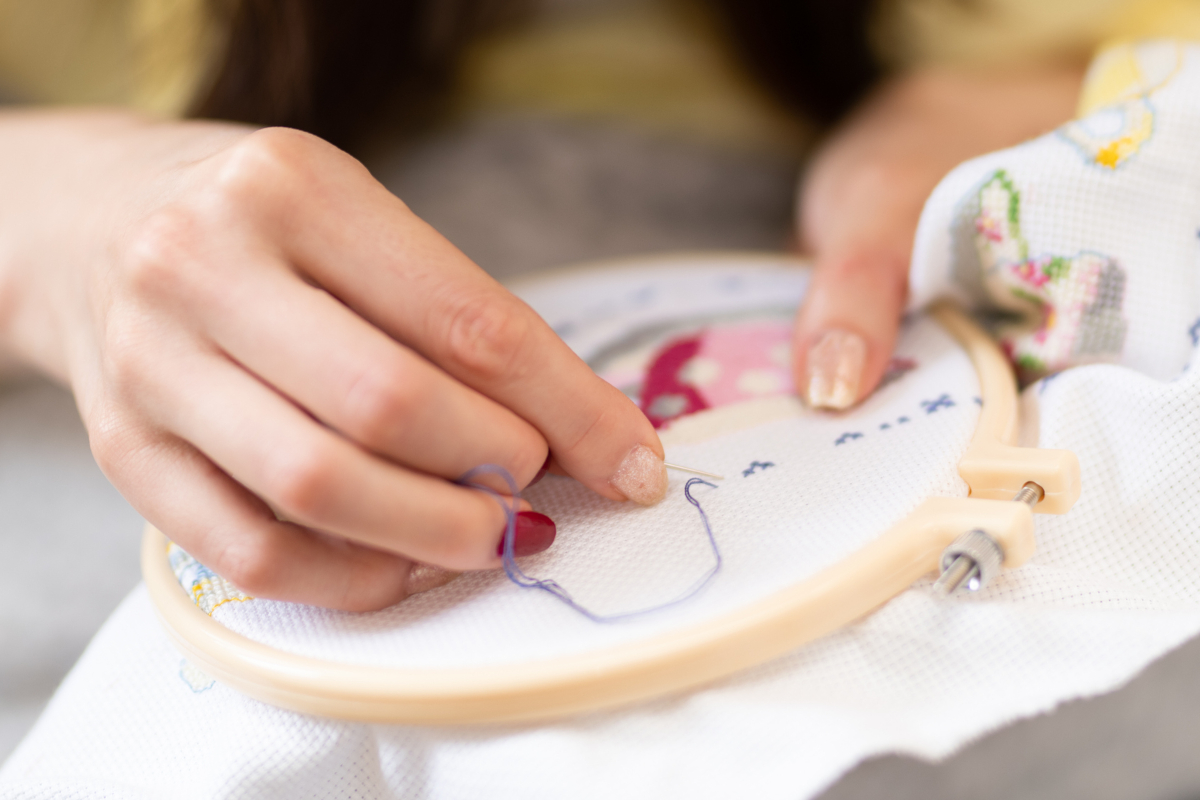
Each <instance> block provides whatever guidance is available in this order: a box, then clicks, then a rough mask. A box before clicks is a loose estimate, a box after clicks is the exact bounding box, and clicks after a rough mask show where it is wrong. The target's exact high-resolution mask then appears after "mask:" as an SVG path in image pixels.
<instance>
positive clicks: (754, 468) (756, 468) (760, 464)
mask: <svg viewBox="0 0 1200 800" xmlns="http://www.w3.org/2000/svg"><path fill="white" fill-rule="evenodd" d="M773 466H775V462H774V461H755V462H753V463H752V464H750V466H748V467H746V468H745V469H744V470H742V477H743V478H749V477H750V476H751V475H753V474H754V473H756V472H762V471H763V470H764V469H767V468H768V467H773Z"/></svg>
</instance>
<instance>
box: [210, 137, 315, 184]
mask: <svg viewBox="0 0 1200 800" xmlns="http://www.w3.org/2000/svg"><path fill="white" fill-rule="evenodd" d="M320 142H321V140H320V139H318V138H317V137H315V136H313V135H311V134H308V133H304V132H303V131H298V130H294V129H291V128H263V129H262V130H258V131H255V132H254V133H251V134H249V135H248V136H246V137H245V138H244V139H242V140H241V141H240V142H238V143H237V144H236V145H234V146H233V147H232V148H231V149H230V151H229V153H228V154H227V155H226V157H225V161H224V163H223V164H222V165H221V168H220V170H219V171H218V172H217V179H216V181H217V185H218V187H220V189H221V191H222V193H223V194H225V195H226V196H228V197H230V198H233V199H235V200H236V199H245V200H248V201H250V202H257V201H258V200H260V199H261V198H262V197H263V195H264V193H276V192H288V191H289V190H290V189H292V188H294V186H295V182H296V179H297V177H298V176H299V175H300V174H301V173H302V172H303V171H304V168H305V164H307V163H308V162H309V160H310V158H311V153H312V151H313V149H314V147H317V146H318V143H320Z"/></svg>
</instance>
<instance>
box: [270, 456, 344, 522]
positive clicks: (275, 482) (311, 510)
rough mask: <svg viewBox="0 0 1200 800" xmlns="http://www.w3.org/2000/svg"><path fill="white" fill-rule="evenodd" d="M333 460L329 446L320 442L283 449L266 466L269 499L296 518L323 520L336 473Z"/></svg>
mask: <svg viewBox="0 0 1200 800" xmlns="http://www.w3.org/2000/svg"><path fill="white" fill-rule="evenodd" d="M333 464H334V459H333V458H332V456H331V454H330V453H329V452H328V448H327V447H323V446H320V445H315V444H311V445H307V446H298V447H293V448H290V449H288V450H287V451H286V452H283V453H280V454H279V455H278V456H276V457H275V459H274V463H271V464H269V465H268V467H267V472H266V476H265V478H264V485H265V491H266V495H267V497H266V500H267V501H268V502H269V503H270V504H271V505H273V506H274V507H275V508H276V509H278V510H279V511H280V512H282V513H283V514H284V515H285V516H287V517H288V518H289V519H292V520H295V521H297V522H302V523H313V522H319V521H321V520H324V519H325V518H326V517H327V515H328V511H329V506H330V501H331V497H330V495H331V490H330V486H331V484H332V482H333V480H334V478H335V474H336V470H335V469H334V467H333Z"/></svg>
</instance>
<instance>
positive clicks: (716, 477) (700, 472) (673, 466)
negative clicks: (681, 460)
mask: <svg viewBox="0 0 1200 800" xmlns="http://www.w3.org/2000/svg"><path fill="white" fill-rule="evenodd" d="M663 466H664V467H666V468H667V469H677V470H679V471H680V472H691V473H692V474H694V475H703V476H704V477H706V478H712V479H714V480H718V481H723V480H725V476H724V475H714V474H713V473H711V472H705V471H704V470H702V469H692V468H691V467H681V466H680V465H678V464H668V463H667V462H665V461H664V462H663Z"/></svg>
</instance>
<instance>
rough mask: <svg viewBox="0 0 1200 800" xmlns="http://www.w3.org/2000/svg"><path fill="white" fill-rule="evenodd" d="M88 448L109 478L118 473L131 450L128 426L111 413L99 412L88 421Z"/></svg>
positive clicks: (120, 418)
mask: <svg viewBox="0 0 1200 800" xmlns="http://www.w3.org/2000/svg"><path fill="white" fill-rule="evenodd" d="M87 427H88V446H89V447H90V448H91V451H92V457H93V458H94V459H96V464H98V465H99V467H100V469H101V471H102V472H103V473H104V474H105V475H106V476H109V477H110V478H111V477H112V476H114V475H117V474H118V473H120V471H121V470H122V468H123V467H124V465H125V462H126V460H127V458H128V455H129V452H130V449H131V441H130V440H131V436H130V429H129V426H128V425H127V424H126V423H125V421H124V420H123V419H122V417H121V416H120V415H118V414H114V413H112V412H101V413H98V414H95V415H93V416H92V417H91V418H90V419H89V420H88V426H87Z"/></svg>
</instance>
